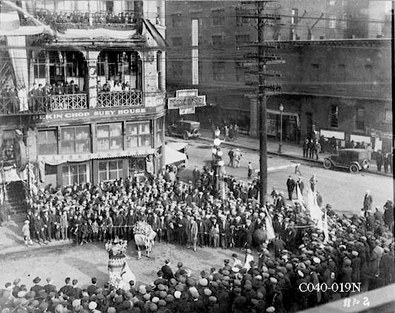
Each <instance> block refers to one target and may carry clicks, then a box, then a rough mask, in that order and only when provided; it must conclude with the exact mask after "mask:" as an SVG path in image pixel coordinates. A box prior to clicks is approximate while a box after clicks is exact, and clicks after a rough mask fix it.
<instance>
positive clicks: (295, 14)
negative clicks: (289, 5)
mask: <svg viewBox="0 0 395 313" xmlns="http://www.w3.org/2000/svg"><path fill="white" fill-rule="evenodd" d="M297 22H298V9H292V11H291V24H292V25H295V24H296V23H297Z"/></svg>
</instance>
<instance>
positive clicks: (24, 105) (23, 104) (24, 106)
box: [18, 86, 29, 112]
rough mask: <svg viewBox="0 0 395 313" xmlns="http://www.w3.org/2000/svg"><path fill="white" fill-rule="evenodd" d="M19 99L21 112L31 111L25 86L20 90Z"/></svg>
mask: <svg viewBox="0 0 395 313" xmlns="http://www.w3.org/2000/svg"><path fill="white" fill-rule="evenodd" d="M18 98H19V103H20V106H19V112H27V111H29V105H28V102H27V90H26V87H25V86H22V88H21V89H19V90H18Z"/></svg>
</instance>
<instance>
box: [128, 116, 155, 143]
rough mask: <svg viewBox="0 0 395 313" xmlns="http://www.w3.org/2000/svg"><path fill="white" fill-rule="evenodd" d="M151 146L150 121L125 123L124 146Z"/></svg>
mask: <svg viewBox="0 0 395 313" xmlns="http://www.w3.org/2000/svg"><path fill="white" fill-rule="evenodd" d="M136 147H151V130H150V122H141V123H128V124H126V148H127V149H132V148H136Z"/></svg>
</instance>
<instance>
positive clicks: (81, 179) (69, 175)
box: [63, 164, 88, 186]
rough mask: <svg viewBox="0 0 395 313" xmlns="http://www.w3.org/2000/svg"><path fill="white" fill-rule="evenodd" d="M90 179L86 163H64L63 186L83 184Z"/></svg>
mask: <svg viewBox="0 0 395 313" xmlns="http://www.w3.org/2000/svg"><path fill="white" fill-rule="evenodd" d="M87 181H88V171H87V166H86V164H76V165H64V166H63V186H71V185H73V184H74V183H77V184H83V183H86V182H87Z"/></svg>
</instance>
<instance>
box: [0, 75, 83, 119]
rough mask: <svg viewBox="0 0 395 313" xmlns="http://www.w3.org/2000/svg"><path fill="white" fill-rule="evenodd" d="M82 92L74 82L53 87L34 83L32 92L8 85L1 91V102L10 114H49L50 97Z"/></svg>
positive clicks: (61, 83)
mask: <svg viewBox="0 0 395 313" xmlns="http://www.w3.org/2000/svg"><path fill="white" fill-rule="evenodd" d="M80 92H81V91H80V88H79V86H78V85H77V84H75V83H74V80H71V81H69V82H67V81H65V82H61V81H59V82H57V83H53V84H52V85H51V84H49V83H46V84H45V85H43V84H41V83H39V84H37V83H33V86H32V88H31V89H30V90H27V89H26V87H22V88H20V89H19V90H16V88H15V87H14V86H10V85H6V86H5V87H4V88H3V90H2V91H1V101H2V102H3V107H4V108H6V110H7V113H9V114H11V113H18V112H27V111H30V112H47V111H48V110H50V109H51V108H50V103H51V99H50V96H53V95H65V94H78V93H80Z"/></svg>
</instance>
